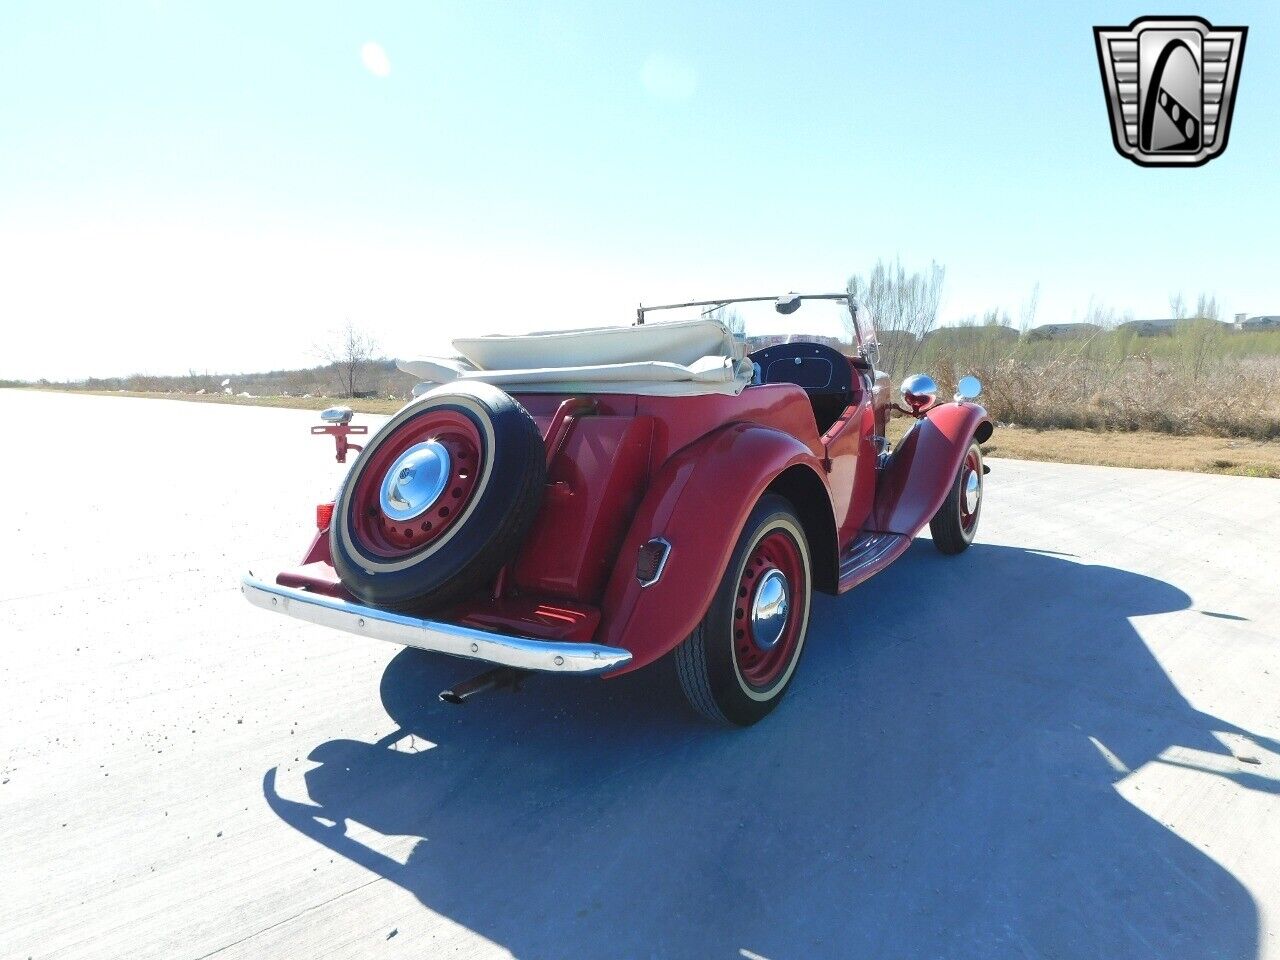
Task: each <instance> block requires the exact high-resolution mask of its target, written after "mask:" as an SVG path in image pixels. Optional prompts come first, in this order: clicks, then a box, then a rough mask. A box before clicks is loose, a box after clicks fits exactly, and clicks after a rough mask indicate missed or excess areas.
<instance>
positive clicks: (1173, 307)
mask: <svg viewBox="0 0 1280 960" xmlns="http://www.w3.org/2000/svg"><path fill="white" fill-rule="evenodd" d="M1169 315H1170V316H1171V317H1173V319H1175V320H1185V319H1186V318H1187V300H1186V298H1185V297H1184V296H1183V295H1182V292H1181V291H1179V292H1178V293H1171V294H1169Z"/></svg>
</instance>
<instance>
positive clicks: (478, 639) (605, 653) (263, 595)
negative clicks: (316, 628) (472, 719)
mask: <svg viewBox="0 0 1280 960" xmlns="http://www.w3.org/2000/svg"><path fill="white" fill-rule="evenodd" d="M240 590H241V592H242V593H243V594H244V596H245V599H246V600H248V601H249V602H250V603H252V604H253V605H254V606H255V607H261V608H262V609H263V610H270V611H272V612H273V613H283V614H284V615H285V616H289V617H294V618H295V619H297V620H306V621H307V622H308V623H318V624H320V625H321V626H323V627H333V628H334V629H335V630H345V631H346V632H347V633H354V634H356V635H357V636H362V637H375V638H377V639H378V640H387V641H389V642H391V643H399V644H402V645H404V646H406V647H417V648H418V649H419V650H432V651H435V652H436V653H448V654H451V655H452V656H455V657H468V658H470V659H472V660H483V661H485V662H486V663H500V664H503V665H505V666H508V667H516V668H518V669H521V670H542V671H547V672H549V673H578V674H592V673H606V672H608V671H610V670H617V669H618V668H620V667H623V666H625V665H626V664H628V663H629V662H630V661H631V654H630V653H629V652H628V651H626V650H622V649H619V648H618V647H602V646H600V645H599V644H594V643H565V642H561V641H556V640H535V639H534V638H533V637H511V636H507V635H506V634H501V633H490V632H488V631H487V630H475V629H473V628H471V627H460V626H457V625H455V624H452V623H441V622H440V621H438V620H421V619H419V618H417V617H410V616H405V615H404V614H402V613H391V612H389V611H387V610H379V609H377V608H376V607H366V606H363V605H361V604H358V603H349V602H347V601H346V600H339V599H337V598H335V597H326V596H324V595H323V594H318V593H308V592H307V591H306V590H298V589H296V588H294V587H281V586H279V585H277V584H274V583H266V582H264V581H262V580H258V579H256V578H255V577H254V576H253V575H252V574H251V575H249V576H247V577H245V578H244V579H243V580H242V581H241V583H240Z"/></svg>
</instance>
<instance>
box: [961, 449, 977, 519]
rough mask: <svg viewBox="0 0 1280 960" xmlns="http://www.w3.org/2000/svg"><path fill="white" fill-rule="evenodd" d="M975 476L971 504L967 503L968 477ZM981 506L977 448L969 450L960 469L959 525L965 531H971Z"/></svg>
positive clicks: (969, 481)
mask: <svg viewBox="0 0 1280 960" xmlns="http://www.w3.org/2000/svg"><path fill="white" fill-rule="evenodd" d="M970 477H975V478H977V483H978V487H977V489H978V493H977V498H976V499H975V500H974V502H973V504H972V506H970V503H969V497H968V495H967V491H968V489H969V484H970V483H971V482H972V481H971V480H970V479H969V478H970ZM981 507H982V460H981V458H979V456H978V451H977V450H970V451H969V454H968V456H966V457H965V458H964V466H963V467H962V468H961V469H960V527H961V529H962V530H964V531H965V532H966V533H971V532H972V531H973V528H974V527H975V526H976V525H977V523H978V511H979V509H980V508H981Z"/></svg>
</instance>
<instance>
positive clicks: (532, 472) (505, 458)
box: [329, 383, 545, 609]
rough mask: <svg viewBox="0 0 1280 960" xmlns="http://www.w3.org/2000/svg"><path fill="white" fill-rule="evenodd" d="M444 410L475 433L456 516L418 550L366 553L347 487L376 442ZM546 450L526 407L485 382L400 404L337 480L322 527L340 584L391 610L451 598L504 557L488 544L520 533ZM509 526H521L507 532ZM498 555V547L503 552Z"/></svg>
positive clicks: (449, 387)
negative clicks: (469, 473) (476, 456)
mask: <svg viewBox="0 0 1280 960" xmlns="http://www.w3.org/2000/svg"><path fill="white" fill-rule="evenodd" d="M440 410H449V411H451V412H454V413H458V414H461V415H462V416H465V417H466V418H467V419H469V420H470V421H471V422H472V423H473V424H474V425H475V427H476V430H477V432H478V433H479V435H480V438H481V454H480V457H481V464H480V476H479V477H478V478H477V480H476V486H475V489H474V491H473V493H472V495H471V497H470V499H469V501H468V503H467V506H466V507H465V508H464V511H463V513H462V515H461V516H460V517H459V518H458V519H457V520H456V521H455V522H454V523H453V524H452V525H451V527H450V529H449V530H448V531H447V532H446V533H445V534H444V535H442V536H441V537H439V538H438V539H437V540H434V541H432V542H431V543H428V544H426V545H424V546H423V548H422V549H420V550H417V551H414V552H413V553H410V554H406V555H405V556H403V557H397V558H394V559H389V558H386V557H380V556H378V555H377V554H374V553H371V552H369V550H368V548H367V547H364V546H362V545H361V544H360V543H359V541H358V540H357V538H356V537H354V536H353V535H352V530H351V526H352V511H353V510H354V509H355V505H354V504H353V503H352V496H353V491H354V490H355V487H356V484H357V483H358V481H359V480H360V478H361V476H362V475H363V474H362V471H363V469H364V467H365V465H366V464H368V463H370V462H372V459H373V457H372V456H371V455H372V453H373V452H375V451H376V450H377V449H378V447H379V446H381V445H382V444H383V443H386V442H390V440H391V439H392V438H393V437H394V436H395V435H396V433H397V432H398V431H399V430H400V429H401V428H403V427H405V426H406V425H408V424H410V423H412V422H413V421H414V420H415V419H417V418H419V417H423V416H427V415H429V414H431V413H433V412H436V411H440ZM544 482H545V448H544V447H543V444H542V438H541V435H540V434H539V432H538V429H537V426H536V425H535V424H534V422H533V419H532V417H530V416H529V413H528V412H527V411H526V410H525V409H524V408H523V407H522V406H520V404H519V403H517V402H516V401H515V399H514V398H512V397H511V396H510V395H509V394H507V393H505V392H504V391H502V390H499V389H498V388H497V387H494V386H492V385H490V384H485V383H473V384H458V385H455V384H449V385H445V386H442V387H437V388H436V389H434V390H431V391H428V392H427V393H425V394H423V395H422V396H421V397H419V398H417V399H416V400H415V401H413V402H412V403H410V404H408V405H407V406H405V407H404V408H403V409H402V410H400V412H398V413H397V414H396V415H395V416H393V417H392V418H391V419H390V420H389V421H387V423H386V424H385V425H384V426H383V428H382V429H381V430H379V431H378V433H377V435H376V436H375V437H374V438H373V440H372V441H370V443H369V444H368V446H367V447H366V449H365V450H364V451H363V452H362V453H361V454H360V456H358V457H357V458H356V462H355V463H354V464H353V465H352V469H351V471H350V472H349V473H348V475H347V477H346V479H345V480H344V481H343V484H342V489H341V491H340V492H339V495H338V498H337V501H336V503H335V505H334V514H333V522H332V524H331V526H330V529H329V549H330V554H331V556H332V559H333V565H334V568H335V570H336V571H337V573H338V576H339V579H341V580H342V583H343V585H344V586H346V587H347V589H348V590H350V591H351V593H352V594H353V595H355V596H356V597H357V598H358V599H359V600H361V601H363V602H365V603H371V604H376V605H378V606H384V607H390V608H395V609H407V608H415V609H417V608H422V607H424V606H427V605H430V604H432V603H433V601H436V600H438V598H439V597H440V595H441V594H442V593H447V594H448V595H449V596H450V598H454V595H455V594H456V593H458V592H459V591H458V589H453V590H450V589H449V587H450V585H451V584H456V586H457V588H461V587H462V586H463V585H465V584H468V583H470V582H471V581H474V580H477V579H483V578H485V577H492V576H493V575H496V573H497V571H498V569H500V568H501V566H502V564H503V563H504V562H505V561H506V560H508V559H510V558H509V557H507V556H505V555H504V556H502V557H495V556H492V553H493V552H494V551H493V546H494V544H495V543H501V544H504V545H505V543H506V541H508V540H509V539H510V538H511V536H512V535H513V534H515V535H518V537H519V538H520V539H523V536H524V534H525V533H527V532H528V527H529V525H530V523H531V522H532V519H533V514H534V513H535V512H536V504H534V505H533V506H532V508H531V506H530V504H529V503H528V502H527V501H528V500H529V498H538V500H540V498H541V492H542V486H543V483H544ZM513 524H515V525H519V526H521V527H522V528H523V529H519V530H515V531H513V530H512V526H513ZM504 553H505V551H504Z"/></svg>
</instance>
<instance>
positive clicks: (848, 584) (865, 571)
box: [839, 533, 911, 593]
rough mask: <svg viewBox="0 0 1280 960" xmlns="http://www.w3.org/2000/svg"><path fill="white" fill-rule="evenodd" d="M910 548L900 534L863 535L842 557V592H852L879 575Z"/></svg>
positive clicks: (908, 543)
mask: <svg viewBox="0 0 1280 960" xmlns="http://www.w3.org/2000/svg"><path fill="white" fill-rule="evenodd" d="M909 546H911V537H908V536H906V535H905V534H901V533H864V534H863V535H862V536H860V537H858V539H857V540H855V541H853V543H851V544H849V548H848V549H847V550H845V552H844V553H842V554H841V555H840V588H839V589H840V592H841V593H844V592H845V591H846V590H852V589H853V588H854V587H856V586H857V585H858V584H860V583H862V581H864V580H867V579H869V578H870V577H872V576H874V575H875V574H877V573H879V572H880V571H881V570H883V569H884V568H885V567H887V566H888V565H889V564H891V563H893V561H895V560H897V559H898V557H900V556H902V555H903V554H904V553H906V552H907V547H909Z"/></svg>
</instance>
